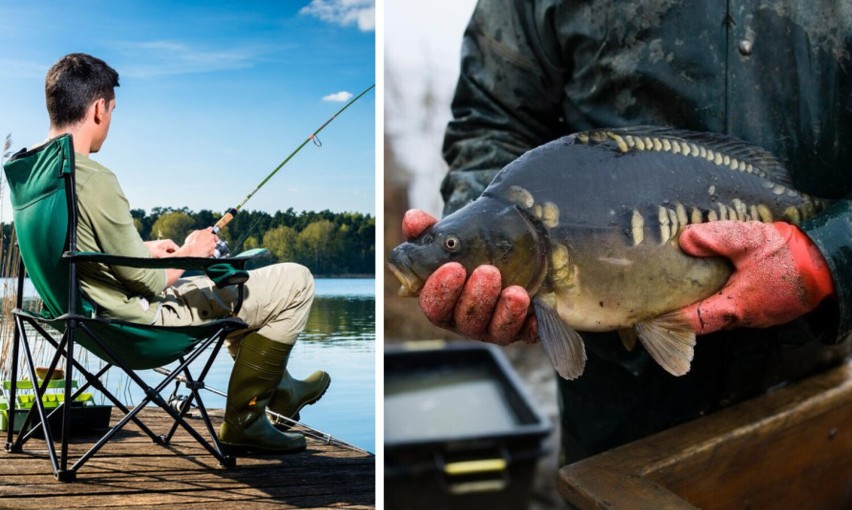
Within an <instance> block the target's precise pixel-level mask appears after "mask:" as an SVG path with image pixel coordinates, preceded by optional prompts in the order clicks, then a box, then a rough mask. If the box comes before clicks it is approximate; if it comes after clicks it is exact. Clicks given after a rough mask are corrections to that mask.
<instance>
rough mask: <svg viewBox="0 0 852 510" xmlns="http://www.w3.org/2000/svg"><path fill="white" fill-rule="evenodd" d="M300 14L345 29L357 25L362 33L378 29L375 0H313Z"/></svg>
mask: <svg viewBox="0 0 852 510" xmlns="http://www.w3.org/2000/svg"><path fill="white" fill-rule="evenodd" d="M299 13H300V14H306V15H310V16H316V17H317V18H319V19H321V20H323V21H327V22H329V23H334V24H337V25H340V26H344V27H345V26H349V25H353V24H355V25H357V26H358V30H360V31H362V32H372V31H374V30H375V29H376V6H375V1H374V0H311V3H310V4H308V5H307V6H305V7H302V9H301V10H300V11H299Z"/></svg>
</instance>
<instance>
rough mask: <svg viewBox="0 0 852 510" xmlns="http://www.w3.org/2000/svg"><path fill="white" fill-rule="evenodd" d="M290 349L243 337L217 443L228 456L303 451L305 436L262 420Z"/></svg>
mask: <svg viewBox="0 0 852 510" xmlns="http://www.w3.org/2000/svg"><path fill="white" fill-rule="evenodd" d="M291 348H292V346H290V345H286V344H282V343H279V342H274V341H272V340H269V339H268V338H265V337H263V336H261V335H258V334H256V333H252V334H249V335H247V336H246V337H245V338H244V339H243V341H242V343H241V345H240V350H239V352H238V353H237V357H236V360H235V361H234V369H233V370H232V371H231V380H230V381H229V382H228V399H227V402H226V404H225V421H224V422H223V423H222V427H221V428H220V429H219V440H220V441H222V444H223V446H224V447H225V448H226V449H227V450H228V451H230V452H232V453H245V452H256V453H287V452H294V451H300V450H304V449H305V436H303V435H302V434H297V433H294V432H282V431H280V430H278V429H276V428H275V427H274V426H273V425H272V423H270V422H269V420H268V419H267V418H266V406H267V405H268V404H269V401H270V400H271V399H272V396H273V394H274V393H275V388H276V386H277V385H278V383H279V382H280V381H281V378H282V377H283V376H284V366H285V364H286V363H287V357H288V356H289V354H290V349H291Z"/></svg>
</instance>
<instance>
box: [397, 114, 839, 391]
mask: <svg viewBox="0 0 852 510" xmlns="http://www.w3.org/2000/svg"><path fill="white" fill-rule="evenodd" d="M825 205H826V204H825V202H824V201H823V200H820V199H818V198H814V197H811V196H808V195H805V194H803V193H800V192H798V191H797V190H795V189H794V188H793V187H792V183H791V179H790V177H789V175H788V173H787V172H786V170H785V168H784V167H783V165H782V164H781V163H780V162H779V161H778V160H777V159H776V158H775V157H774V156H773V155H771V154H770V153H769V152H767V151H765V150H764V149H762V148H759V147H756V146H754V145H751V144H748V143H746V142H744V141H741V140H739V139H736V138H732V137H730V136H726V135H720V134H713V133H700V132H692V131H685V130H676V129H671V128H661V127H651V126H639V127H632V128H618V129H599V130H593V131H588V132H582V133H576V134H573V135H569V136H566V137H563V138H560V139H557V140H555V141H553V142H550V143H547V144H545V145H543V146H541V147H538V148H536V149H532V150H530V151H529V152H527V153H525V154H524V155H522V156H521V157H520V158H518V159H517V160H515V161H513V162H512V163H510V164H508V165H507V166H506V167H505V168H503V169H502V170H501V171H500V172H499V173H498V174H497V175H496V177H495V178H494V180H493V181H492V182H491V183H490V184H489V185H488V187H487V188H486V189H485V190H484V192H483V193H482V195H481V196H480V197H479V198H477V199H476V200H474V201H473V202H471V203H469V204H468V205H466V206H465V207H463V208H461V209H459V210H458V211H456V212H454V213H452V214H450V215H448V216H446V217H444V218H443V219H441V220H440V221H439V222H438V223H436V224H435V225H433V226H432V227H430V228H428V229H427V230H426V231H424V232H422V233H421V235H420V236H419V237H418V238H416V239H414V240H412V241H410V242H406V243H403V244H401V245H399V246H397V247H396V248H395V249H394V250H393V251H392V253H391V254H390V259H389V266H390V269H391V271H392V272H393V273H394V274H395V275H396V277H397V278H398V279H399V280H400V282H401V283H402V288H401V289H400V295H409V296H415V295H417V294H418V293H419V291H420V289H421V288H422V286H423V284H424V282H425V280H426V279H427V278H428V277H429V275H430V274H431V273H432V272H434V271H435V270H436V269H437V268H438V267H439V266H441V265H443V264H445V263H447V262H451V261H456V262H459V263H461V264H462V265H463V266H464V267H465V269H466V270H467V272H468V274H470V272H471V271H472V270H473V269H474V268H475V267H477V266H479V265H482V264H491V265H494V266H496V267H497V268H498V269H499V270H500V273H501V275H502V286H503V288H505V287H508V286H510V285H520V286H522V287H523V288H525V289H526V290H527V292H528V293H529V294H530V296H531V297H532V306H533V311H534V313H535V316H536V319H537V321H538V335H539V339H540V341H541V344H542V345H543V347H544V349H545V350H546V352H547V354H548V356H549V358H550V360H551V362H552V363H553V365H554V367H555V368H556V370H557V372H558V373H559V374H560V376H562V377H563V378H566V379H576V378H577V377H579V376H580V375H581V374H582V373H583V369H584V366H585V363H586V353H585V346H584V343H583V339H582V337H581V336H580V334H579V333H578V332H579V331H584V332H600V331H618V332H619V334H620V336H621V338H622V340H623V342H624V344H625V346H626V347H627V348H632V347H633V344H634V343H635V341H636V339H637V338H638V340H639V341H640V342H641V344H642V345H643V346H644V348H645V349H646V350H647V351H648V353H649V354H650V355H651V357H652V358H653V359H654V360H655V361H656V362H657V363H658V364H659V365H660V366H662V367H663V368H664V369H665V370H667V371H668V372H669V373H671V374H673V375H675V376H679V375H683V374H685V373H687V372H688V371H689V369H690V364H691V362H692V358H693V350H694V346H695V333H694V332H693V330H692V328H691V327H690V326H689V324H688V322H687V321H686V318H685V317H683V316H682V314H679V313H677V311H678V310H679V309H680V308H682V307H684V306H687V305H689V304H692V303H695V302H698V301H700V300H702V299H704V298H706V297H708V296H710V295H712V294H714V293H716V292H717V291H719V290H720V289H721V288H722V287H723V286H724V284H725V283H726V281H727V280H728V277H729V276H730V275H731V272H732V271H733V268H732V266H731V264H730V262H729V261H728V260H727V259H724V258H720V257H708V258H703V257H702V258H698V257H690V256H688V255H686V254H685V253H683V252H682V251H681V250H680V248H679V245H678V235H679V233H680V232H681V230H682V228H683V227H684V226H686V225H689V224H694V223H702V222H708V221H717V220H735V221H749V220H758V221H763V222H772V221H787V222H790V223H794V224H795V223H798V222H800V221H801V220H802V219H805V218H808V217H810V216H812V215H814V214H815V213H816V212H818V211H819V210H821V209H822V208H823V207H825Z"/></svg>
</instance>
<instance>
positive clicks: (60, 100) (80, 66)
mask: <svg viewBox="0 0 852 510" xmlns="http://www.w3.org/2000/svg"><path fill="white" fill-rule="evenodd" d="M115 87H118V73H117V72H116V71H115V69H113V68H111V67H110V66H109V65H107V63H106V62H104V61H103V60H101V59H99V58H95V57H92V56H91V55H86V54H85V53H72V54H70V55H66V56H64V57H62V58H61V59H59V61H58V62H56V63H55V64H53V67H51V68H50V70H49V71H48V72H47V79H46V80H45V85H44V92H45V98H46V100H47V112H48V114H49V115H50V126H51V131H77V130H85V131H86V133H75V137H76V136H78V134H79V135H84V136H85V137H89V138H91V144H90V145H91V146H90V150H91V152H97V150H98V149H100V146H101V144H102V143H103V141H104V139H106V135H107V133H108V132H109V124H110V119H111V116H112V109H113V108H114V107H115V90H114V89H115ZM75 145H76V143H75Z"/></svg>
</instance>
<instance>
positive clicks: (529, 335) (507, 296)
mask: <svg viewBox="0 0 852 510" xmlns="http://www.w3.org/2000/svg"><path fill="white" fill-rule="evenodd" d="M437 221H438V220H436V219H435V217H433V216H432V215H430V214H429V213H427V212H424V211H421V210H419V209H411V210H409V211H407V212H406V213H405V216H404V217H403V219H402V232H403V235H404V236H405V238H406V239H407V240H412V239H414V238H416V237H417V236H418V235H420V233H421V232H423V231H424V230H426V229H427V228H429V227H431V226H432V225H434V224H435V223H436V222H437ZM501 287H502V285H501V279H500V271H499V270H498V269H497V268H496V267H494V266H490V265H483V266H479V267H477V268H476V269H474V270H473V272H472V273H471V274H470V278H468V277H467V271H465V269H464V267H462V265H461V264H459V263H457V262H449V263H447V264H444V265H443V266H441V267H439V268H438V269H437V270H436V271H435V272H434V273H432V275H431V276H429V278H428V279H427V280H426V283H425V284H424V286H423V289H421V291H420V309H421V310H422V311H423V313H424V315H426V317H427V318H428V319H429V321H431V322H432V324H435V325H436V326H439V327H442V328H444V329H449V330H450V331H455V332H457V333H459V334H461V335H464V336H466V337H468V338H475V339H478V340H484V341H486V342H491V343H495V344H499V345H508V344H510V343H512V342H514V341H517V340H524V341H527V342H534V341H535V339H536V337H537V329H536V319H535V315H534V314H532V313H530V296H529V294H527V291H526V290H525V289H524V288H523V287H520V286H517V285H513V286H510V287H506V288H505V289H503V290H502V291H501Z"/></svg>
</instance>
